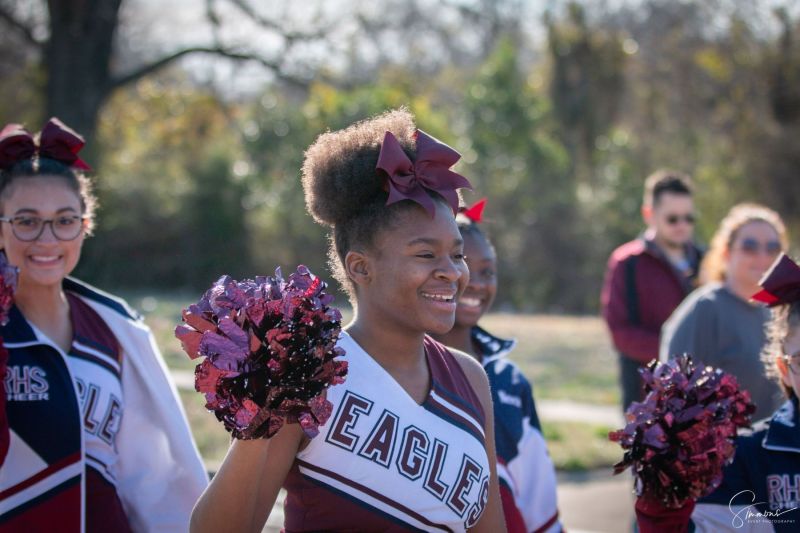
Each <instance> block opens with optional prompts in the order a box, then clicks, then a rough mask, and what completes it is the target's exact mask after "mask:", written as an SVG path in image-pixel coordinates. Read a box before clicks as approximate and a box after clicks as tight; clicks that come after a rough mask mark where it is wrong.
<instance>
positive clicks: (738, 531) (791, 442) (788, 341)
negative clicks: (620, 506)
mask: <svg viewBox="0 0 800 533" xmlns="http://www.w3.org/2000/svg"><path fill="white" fill-rule="evenodd" d="M761 287H763V290H760V291H759V292H758V293H756V294H755V295H753V299H754V300H757V301H758V302H759V305H763V304H762V302H763V303H766V304H768V305H769V306H770V307H772V314H771V318H770V320H769V322H768V327H767V337H768V340H767V343H766V346H765V347H764V351H763V353H762V360H763V362H764V366H765V367H766V370H767V374H768V375H769V377H770V378H771V379H773V380H774V386H775V388H778V386H780V388H781V389H782V390H783V392H784V396H785V397H784V398H783V400H782V403H781V405H780V406H779V407H778V408H777V409H776V410H775V411H774V412H773V413H771V416H770V418H768V419H765V420H762V421H761V422H758V423H756V424H754V426H753V430H752V433H749V434H741V435H739V436H738V437H737V438H736V454H735V456H734V459H733V462H732V463H731V464H730V465H728V466H726V467H725V469H724V471H723V477H722V482H721V484H720V485H719V487H717V488H716V489H714V491H713V492H712V493H711V494H709V495H708V496H704V497H703V498H700V499H699V500H697V501H696V502H695V501H693V500H689V501H688V502H687V503H686V504H685V505H684V506H683V507H681V508H679V509H670V508H666V507H664V506H663V505H662V504H661V503H660V502H658V501H654V500H652V499H647V498H639V499H638V500H637V502H636V517H637V522H638V525H639V531H640V532H641V533H662V532H665V531H670V532H674V533H679V532H689V531H697V532H730V533H761V532H767V531H769V532H772V531H774V532H775V533H790V532H792V533H794V532H796V531H800V409H798V394H800V267H798V265H797V264H796V263H795V262H794V261H792V260H791V259H790V258H789V257H787V256H786V255H781V256H780V257H779V258H778V260H777V261H775V263H774V266H773V267H772V268H771V269H770V271H769V272H768V274H767V275H766V277H765V278H764V280H763V281H762V282H761ZM767 312H769V310H767Z"/></svg>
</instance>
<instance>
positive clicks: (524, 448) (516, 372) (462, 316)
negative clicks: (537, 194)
mask: <svg viewBox="0 0 800 533" xmlns="http://www.w3.org/2000/svg"><path fill="white" fill-rule="evenodd" d="M485 206H486V199H485V198H484V199H482V200H479V201H478V202H476V203H475V204H474V205H473V206H471V207H469V208H462V209H461V211H460V213H459V215H458V217H457V218H456V221H457V223H458V228H459V230H460V231H461V236H462V237H463V239H464V254H465V255H466V262H467V266H468V267H469V273H470V276H469V283H468V284H467V288H466V289H465V290H464V294H463V295H462V296H461V298H459V300H458V303H457V306H456V321H455V326H454V327H453V329H451V330H450V331H449V332H448V333H445V334H444V335H437V336H436V339H437V340H439V341H440V342H442V343H443V344H445V345H446V346H452V347H453V348H456V349H458V350H461V351H463V352H464V353H468V354H470V355H471V356H472V357H474V358H475V359H476V360H477V361H479V362H480V363H481V364H482V365H483V368H484V370H486V374H487V375H488V376H489V384H490V385H491V389H492V400H493V404H494V417H495V423H496V425H497V431H496V432H495V439H496V445H497V472H498V478H499V482H500V497H501V500H502V502H503V511H504V514H505V518H506V525H507V526H508V531H509V532H514V533H523V532H530V531H536V532H557V531H561V529H562V528H561V523H560V522H559V519H558V507H557V502H556V473H555V469H554V467H553V462H552V461H551V460H550V456H549V455H548V453H547V444H546V443H545V441H544V437H543V435H542V430H541V426H540V424H539V417H538V415H537V413H536V405H535V403H534V400H533V388H532V386H531V384H530V382H528V380H527V379H526V378H525V376H524V375H523V374H522V372H521V371H520V369H519V368H518V367H517V365H515V364H514V363H513V362H512V361H511V360H510V359H508V355H509V353H510V352H511V351H512V350H513V349H514V347H515V346H516V341H515V340H511V339H503V338H500V337H497V336H495V335H493V334H491V333H489V332H488V331H486V330H485V329H483V328H482V327H480V325H479V324H478V322H479V321H480V319H481V317H482V316H483V315H484V314H485V313H486V312H487V311H488V310H489V309H490V308H491V306H492V303H493V302H494V297H495V295H496V294H497V254H496V253H495V249H494V246H493V245H492V242H491V240H490V239H489V237H488V235H487V234H486V233H485V232H484V231H483V230H482V229H481V226H480V225H481V224H482V222H483V211H484V208H485Z"/></svg>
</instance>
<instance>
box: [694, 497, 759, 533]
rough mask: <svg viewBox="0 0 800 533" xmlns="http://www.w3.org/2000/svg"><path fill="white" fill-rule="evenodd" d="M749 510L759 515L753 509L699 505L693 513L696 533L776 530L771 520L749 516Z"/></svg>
mask: <svg viewBox="0 0 800 533" xmlns="http://www.w3.org/2000/svg"><path fill="white" fill-rule="evenodd" d="M748 509H749V510H751V511H752V513H758V511H757V510H756V509H755V508H753V507H746V506H744V505H736V506H732V507H729V506H727V505H720V504H717V503H698V504H697V505H696V506H695V508H694V511H692V522H694V526H695V532H696V533H720V532H724V531H728V532H731V533H772V532H774V531H775V529H774V528H773V527H772V523H771V522H770V520H769V518H763V517H758V516H748V514H747V513H748Z"/></svg>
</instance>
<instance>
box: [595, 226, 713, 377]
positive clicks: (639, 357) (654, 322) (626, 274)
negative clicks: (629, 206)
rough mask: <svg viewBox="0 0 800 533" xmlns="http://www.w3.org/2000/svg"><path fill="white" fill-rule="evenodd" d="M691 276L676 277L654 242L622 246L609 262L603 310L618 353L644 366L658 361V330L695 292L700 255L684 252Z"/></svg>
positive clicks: (690, 249)
mask: <svg viewBox="0 0 800 533" xmlns="http://www.w3.org/2000/svg"><path fill="white" fill-rule="evenodd" d="M687 258H688V259H689V262H690V264H691V266H692V269H691V270H692V272H691V275H690V276H688V277H686V276H683V275H682V274H681V273H680V272H678V271H677V270H676V269H675V267H674V266H672V264H671V263H670V262H669V260H668V259H667V258H666V257H665V256H664V254H663V253H662V252H661V250H660V249H659V248H658V247H657V246H656V245H655V243H653V241H652V240H650V239H647V238H644V237H640V238H638V239H635V240H633V241H630V242H628V243H625V244H623V245H622V246H620V247H619V248H617V249H616V250H614V252H613V253H612V254H611V257H610V258H609V260H608V268H607V270H606V276H605V282H604V283H603V292H602V294H601V297H600V299H601V304H602V309H603V318H605V320H606V323H607V324H608V328H609V329H610V330H611V337H612V339H613V341H614V346H615V347H616V348H617V350H618V351H619V352H620V353H621V354H622V355H625V356H626V357H629V358H631V359H633V360H635V361H638V362H640V363H642V364H644V363H648V362H650V360H651V359H658V342H659V334H660V333H661V325H662V324H663V323H664V322H666V320H667V318H669V316H670V315H671V314H672V312H673V311H674V310H675V308H676V307H678V304H680V303H681V301H682V300H683V299H684V298H685V297H686V295H687V294H689V292H691V290H692V289H693V288H694V286H695V280H696V278H697V271H698V266H699V264H700V259H701V258H702V251H701V250H700V249H699V248H698V247H697V246H695V245H693V244H692V245H689V246H688V247H687Z"/></svg>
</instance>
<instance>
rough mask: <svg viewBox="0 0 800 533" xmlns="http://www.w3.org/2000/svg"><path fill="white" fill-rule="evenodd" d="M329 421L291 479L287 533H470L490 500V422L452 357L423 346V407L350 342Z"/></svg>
mask: <svg viewBox="0 0 800 533" xmlns="http://www.w3.org/2000/svg"><path fill="white" fill-rule="evenodd" d="M339 346H341V347H342V348H343V349H344V350H345V351H346V352H347V355H346V359H347V361H348V365H349V366H348V376H347V380H346V381H345V383H344V384H343V385H338V386H336V387H331V388H330V389H328V399H329V400H330V401H331V402H332V403H333V414H332V416H331V418H330V420H328V422H327V423H326V424H325V426H323V427H322V428H320V429H321V431H320V434H319V435H318V436H317V437H316V438H314V439H313V440H312V441H311V442H310V444H309V445H308V446H307V447H306V448H305V449H304V450H302V451H301V452H299V453H298V454H297V458H296V459H295V463H294V465H293V466H292V469H291V471H290V473H289V475H288V477H287V478H286V482H285V484H284V487H285V488H286V490H287V497H286V503H285V515H286V524H285V526H286V531H287V532H294V531H318V530H335V531H464V530H465V529H467V528H469V527H472V526H473V525H474V524H475V523H476V522H477V521H478V519H479V518H480V516H481V514H482V513H483V510H484V508H485V507H486V503H487V501H488V497H489V476H490V473H489V459H488V456H487V452H486V445H485V435H484V422H485V414H484V411H483V408H482V407H481V403H480V400H479V399H478V395H477V394H476V393H475V391H474V390H473V389H472V387H471V386H470V384H469V381H468V380H467V377H466V376H465V375H464V372H463V370H462V369H461V366H460V365H459V363H458V361H457V360H456V359H455V357H454V356H453V354H451V353H450V352H449V351H448V350H447V348H445V347H444V346H443V345H441V344H439V343H438V342H436V341H434V340H432V339H429V338H426V339H425V355H426V357H427V361H428V367H429V369H430V373H431V389H430V392H429V393H428V395H427V397H426V398H425V400H424V402H423V403H422V404H421V405H420V404H418V403H417V402H415V401H414V400H413V399H412V398H411V397H410V396H409V395H408V393H407V392H406V391H405V390H404V389H403V388H402V387H401V386H400V385H399V384H398V383H397V382H396V381H395V380H394V378H392V377H391V375H389V373H388V372H386V370H384V369H383V368H382V367H381V366H380V365H379V364H378V363H377V362H376V361H375V360H374V359H372V357H370V356H369V354H367V353H366V352H365V351H364V350H363V349H362V348H361V347H360V346H359V345H358V344H356V342H355V341H354V340H353V338H352V337H350V336H349V335H347V334H346V333H343V334H342V338H341V339H340V341H339Z"/></svg>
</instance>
